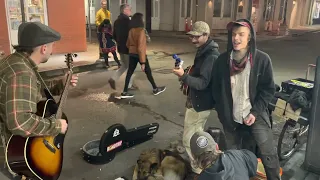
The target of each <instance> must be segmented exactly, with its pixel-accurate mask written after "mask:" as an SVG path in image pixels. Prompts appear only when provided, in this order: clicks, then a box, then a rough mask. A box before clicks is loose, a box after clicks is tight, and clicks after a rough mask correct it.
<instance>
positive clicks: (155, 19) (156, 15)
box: [151, 0, 160, 30]
mask: <svg viewBox="0 0 320 180" xmlns="http://www.w3.org/2000/svg"><path fill="white" fill-rule="evenodd" d="M151 2H152V11H151V13H152V16H151V30H159V29H160V0H151Z"/></svg>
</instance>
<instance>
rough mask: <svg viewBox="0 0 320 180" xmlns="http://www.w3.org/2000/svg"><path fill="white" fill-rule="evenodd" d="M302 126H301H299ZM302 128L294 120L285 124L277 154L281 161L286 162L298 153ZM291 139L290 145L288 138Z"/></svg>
mask: <svg viewBox="0 0 320 180" xmlns="http://www.w3.org/2000/svg"><path fill="white" fill-rule="evenodd" d="M298 126H300V125H298ZM300 129H301V127H297V123H296V122H295V121H293V120H287V121H286V123H285V124H284V126H283V128H282V131H281V133H280V136H279V140H278V147H277V153H278V157H279V159H280V160H286V159H288V158H289V157H291V156H292V154H293V153H294V152H295V151H296V149H297V145H298V139H297V138H298V136H299V132H300ZM288 137H289V138H290V139H291V142H290V143H289V142H288V140H287V138H288Z"/></svg>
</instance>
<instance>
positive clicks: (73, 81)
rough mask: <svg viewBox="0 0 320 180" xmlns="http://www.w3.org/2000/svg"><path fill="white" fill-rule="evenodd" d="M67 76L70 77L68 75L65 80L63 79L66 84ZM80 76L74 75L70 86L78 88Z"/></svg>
mask: <svg viewBox="0 0 320 180" xmlns="http://www.w3.org/2000/svg"><path fill="white" fill-rule="evenodd" d="M67 76H68V73H67V74H66V75H65V76H64V78H63V83H65V82H66V80H67ZM78 76H79V75H78V74H74V75H72V77H71V80H70V85H71V86H73V87H76V86H77V84H78V79H79V77H78Z"/></svg>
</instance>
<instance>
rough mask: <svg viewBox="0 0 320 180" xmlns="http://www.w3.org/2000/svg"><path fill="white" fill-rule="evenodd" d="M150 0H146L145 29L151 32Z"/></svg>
mask: <svg viewBox="0 0 320 180" xmlns="http://www.w3.org/2000/svg"><path fill="white" fill-rule="evenodd" d="M151 16H152V0H146V15H145V17H146V25H145V26H146V30H147V31H148V32H149V33H151V23H152V22H151Z"/></svg>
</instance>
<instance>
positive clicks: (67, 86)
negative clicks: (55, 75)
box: [56, 71, 72, 119]
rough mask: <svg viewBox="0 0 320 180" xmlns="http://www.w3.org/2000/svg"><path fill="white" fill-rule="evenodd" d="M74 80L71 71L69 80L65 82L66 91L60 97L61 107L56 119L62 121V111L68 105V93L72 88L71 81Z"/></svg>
mask: <svg viewBox="0 0 320 180" xmlns="http://www.w3.org/2000/svg"><path fill="white" fill-rule="evenodd" d="M71 78H72V71H69V74H68V77H67V80H66V82H65V86H64V90H63V92H62V94H61V96H60V100H59V107H58V110H57V113H56V118H57V119H61V117H62V109H63V107H64V105H65V103H66V100H67V96H68V92H69V87H70V80H71Z"/></svg>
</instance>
